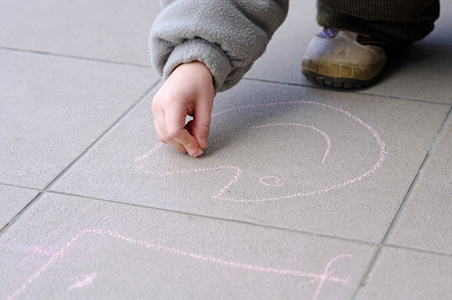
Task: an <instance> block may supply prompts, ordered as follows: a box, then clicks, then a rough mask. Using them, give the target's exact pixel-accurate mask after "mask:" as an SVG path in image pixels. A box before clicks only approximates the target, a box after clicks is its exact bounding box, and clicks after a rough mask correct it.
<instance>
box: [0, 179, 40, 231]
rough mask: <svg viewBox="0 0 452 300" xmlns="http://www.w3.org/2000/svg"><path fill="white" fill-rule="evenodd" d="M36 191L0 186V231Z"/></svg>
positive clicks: (34, 195)
mask: <svg viewBox="0 0 452 300" xmlns="http://www.w3.org/2000/svg"><path fill="white" fill-rule="evenodd" d="M37 194H38V191H36V190H29V189H23V188H18V187H12V186H4V185H0V229H1V228H3V227H4V226H6V225H7V224H8V223H9V222H10V221H11V219H13V218H14V217H15V216H16V215H17V214H18V213H19V212H20V211H21V210H22V209H23V208H24V207H25V206H26V205H27V204H28V203H29V202H30V201H31V200H32V199H33V198H34V197H36V195H37Z"/></svg>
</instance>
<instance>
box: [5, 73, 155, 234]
mask: <svg viewBox="0 0 452 300" xmlns="http://www.w3.org/2000/svg"><path fill="white" fill-rule="evenodd" d="M160 82H161V80H157V81H156V82H154V83H153V84H152V85H151V86H150V87H149V88H148V89H147V90H146V91H145V92H144V93H143V94H142V95H141V96H140V97H138V100H137V101H135V103H133V104H132V105H131V106H130V107H129V108H128V109H127V110H126V111H125V112H124V113H122V114H121V115H120V116H119V117H118V118H117V119H116V120H115V121H114V122H113V123H112V124H111V125H110V126H109V127H108V128H107V129H106V130H105V131H104V132H103V133H102V134H100V135H99V136H98V137H97V138H96V139H95V140H94V141H93V142H92V143H91V144H90V145H89V146H88V147H86V149H85V150H83V151H82V152H81V153H80V155H78V156H77V157H76V158H75V159H74V160H73V161H72V162H70V163H69V164H68V165H67V166H66V167H65V168H64V169H63V170H62V171H61V172H60V173H59V174H58V175H57V176H55V178H53V179H52V180H51V181H50V183H49V184H48V185H47V186H46V187H44V189H42V190H40V192H39V193H38V195H36V197H34V198H33V199H32V200H31V201H30V202H28V204H27V205H25V207H23V208H22V209H21V210H20V211H19V212H18V213H17V214H16V215H15V216H14V217H13V218H12V219H11V220H10V221H9V222H7V223H6V225H5V226H3V227H2V228H0V237H1V236H2V235H3V234H4V233H5V232H6V231H7V230H8V229H9V228H10V227H11V226H12V225H13V224H14V223H15V222H16V221H17V220H18V219H19V218H20V217H21V216H22V215H23V214H24V213H25V212H26V211H27V210H28V209H29V208H30V207H31V206H32V205H33V204H34V203H36V202H37V201H38V200H39V199H40V198H41V197H42V195H44V194H45V193H46V192H47V191H49V190H50V188H51V187H52V186H53V184H54V183H55V182H57V181H58V180H59V179H60V178H61V177H62V176H63V175H64V174H66V173H67V172H68V171H69V170H70V169H71V167H72V166H73V165H74V164H76V163H77V162H78V161H80V160H81V159H82V158H83V157H84V156H85V155H86V153H88V152H89V151H90V150H91V149H92V148H93V147H94V146H95V145H97V144H98V143H99V141H100V140H102V139H103V137H104V136H106V135H107V134H108V133H109V132H110V131H111V130H113V129H114V128H116V126H117V125H118V124H119V123H120V122H121V121H122V120H123V119H124V118H125V117H126V116H127V115H129V113H130V112H132V111H133V110H134V109H135V108H136V107H137V106H138V105H139V104H140V103H142V102H143V101H144V99H145V98H146V97H147V96H148V95H149V94H150V93H151V92H152V90H154V88H155V87H157V86H158V85H159V84H160Z"/></svg>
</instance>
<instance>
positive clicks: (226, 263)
mask: <svg viewBox="0 0 452 300" xmlns="http://www.w3.org/2000/svg"><path fill="white" fill-rule="evenodd" d="M87 235H100V236H105V237H108V238H113V239H117V240H120V241H123V242H125V243H129V244H131V245H134V246H139V247H144V248H146V249H151V250H153V251H159V252H164V253H168V254H172V255H175V256H178V257H185V258H189V259H193V260H196V261H200V262H205V263H210V264H214V265H219V266H223V267H226V268H227V267H229V268H236V269H241V270H244V271H247V272H258V273H263V274H272V275H276V276H290V277H296V278H305V279H311V283H317V285H316V287H315V290H314V293H313V296H312V298H311V299H312V300H316V299H317V298H318V296H319V295H320V293H321V291H322V289H323V287H324V286H325V284H326V283H327V282H333V283H337V284H342V285H349V284H350V279H343V278H339V277H336V276H330V275H329V273H330V269H331V266H332V265H333V264H334V263H335V262H337V261H338V260H341V259H346V258H349V259H350V258H352V257H353V255H350V254H343V255H338V256H336V257H334V258H332V259H331V260H330V261H329V262H328V263H327V265H326V267H325V268H324V270H323V273H322V274H316V273H309V272H303V271H299V270H294V269H280V268H275V267H272V266H257V265H252V264H247V263H243V262H238V261H231V260H226V259H221V258H216V257H213V256H209V255H206V254H200V253H192V252H187V251H183V250H182V249H178V248H172V247H167V246H163V245H158V244H153V243H150V242H148V241H145V240H139V239H136V238H132V237H128V236H125V235H122V234H120V233H118V232H116V231H111V230H105V229H85V230H82V231H80V232H79V233H78V234H76V235H75V236H74V237H73V238H71V239H70V240H69V241H67V243H65V244H64V245H63V246H62V247H61V248H60V249H59V250H58V251H55V252H53V253H52V254H51V257H50V259H49V260H48V261H47V262H46V263H44V265H43V266H41V267H40V268H39V269H38V270H37V271H36V272H35V273H33V274H32V275H31V276H29V277H28V278H27V280H25V282H23V283H22V285H21V286H20V287H19V288H18V289H16V290H15V291H14V292H13V293H12V294H11V295H9V297H8V298H7V299H8V300H12V299H14V298H16V297H18V296H19V295H20V294H22V293H23V292H24V291H26V290H27V288H28V287H29V286H30V285H32V284H33V283H34V282H35V281H37V280H39V279H40V277H41V276H42V275H43V274H44V273H46V272H48V271H49V269H51V267H52V265H54V264H55V263H56V262H57V261H58V260H60V259H62V258H63V257H64V256H65V255H66V252H67V251H68V250H70V249H71V248H72V247H73V246H74V244H76V243H77V242H79V243H80V239H81V238H82V237H84V236H87ZM30 249H32V250H31V251H34V249H36V248H35V247H31V248H30ZM44 253H45V255H46V256H47V253H48V252H44ZM98 275H99V274H98V273H97V272H92V273H89V274H85V275H83V276H82V279H81V280H78V281H77V282H75V283H74V284H72V285H71V286H69V287H68V289H67V290H68V291H71V290H74V289H80V288H83V287H86V286H88V285H90V284H92V283H93V282H94V279H95V278H96V277H97V276H98Z"/></svg>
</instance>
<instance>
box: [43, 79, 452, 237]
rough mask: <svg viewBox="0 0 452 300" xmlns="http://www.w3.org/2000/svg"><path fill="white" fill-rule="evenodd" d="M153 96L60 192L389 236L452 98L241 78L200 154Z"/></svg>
mask: <svg viewBox="0 0 452 300" xmlns="http://www.w3.org/2000/svg"><path fill="white" fill-rule="evenodd" d="M151 97H152V95H150V96H149V98H147V99H146V101H145V102H143V103H142V105H140V106H139V107H137V108H136V109H135V110H134V111H133V112H132V113H131V114H130V115H128V116H127V118H126V119H124V122H121V124H119V125H118V126H117V127H116V128H115V129H114V130H112V132H111V134H109V135H108V136H105V138H104V139H102V140H101V141H100V142H99V143H98V144H97V145H96V146H95V147H93V149H91V151H89V152H88V153H87V154H86V155H85V157H84V158H83V159H81V160H80V161H79V162H78V163H76V164H75V165H73V167H72V168H71V169H70V170H69V171H68V172H67V173H66V174H65V175H64V176H62V177H61V178H60V179H59V180H58V181H57V182H56V183H55V185H53V186H52V187H51V190H55V191H60V192H65V193H72V194H77V195H84V196H90V197H96V198H101V199H108V200H113V201H118V202H123V203H131V204H138V205H144V206H149V207H160V208H165V209H171V210H175V211H183V212H191V213H196V214H202V215H207V216H215V217H220V218H228V219H235V220H242V221H247V222H253V223H258V224H265V225H272V226H278V227H284V228H290V229H296V230H303V231H309V232H315V233H320V234H327V235H334V236H341V237H345V238H352V239H360V240H365V241H371V242H381V240H382V239H383V236H384V235H385V233H386V231H387V229H388V227H389V225H390V223H391V221H392V219H393V217H394V216H395V214H396V212H397V210H398V208H399V206H400V204H401V203H402V200H403V199H404V197H405V195H406V193H407V191H408V189H409V187H410V185H411V183H412V181H413V179H414V178H415V176H416V173H417V171H418V169H419V168H420V166H421V164H422V162H423V160H424V158H425V156H426V154H427V153H428V151H429V149H430V146H431V144H432V143H433V141H434V140H435V137H436V135H437V133H438V131H439V129H440V127H441V125H442V124H443V122H444V119H445V118H446V116H447V113H448V111H449V108H450V107H449V106H448V105H443V104H428V103H423V102H417V101H402V100H393V99H385V98H381V97H376V96H365V95H360V94H349V93H341V92H332V91H324V90H319V89H309V88H301V87H295V86H288V85H281V84H270V83H261V82H255V81H243V82H242V83H241V84H240V85H239V86H238V87H237V88H234V89H233V90H231V91H229V92H226V93H223V94H220V95H219V96H218V98H217V99H216V102H215V108H214V113H213V119H212V122H213V123H212V128H211V134H210V140H209V147H208V149H207V150H206V151H205V153H204V154H203V155H202V156H201V157H199V158H196V159H194V158H192V157H189V156H188V155H185V154H180V153H178V152H176V151H174V150H173V149H171V148H170V147H169V146H166V145H163V144H161V143H159V142H158V139H157V137H156V135H155V133H154V129H153V120H152V119H151V117H150V111H151Z"/></svg>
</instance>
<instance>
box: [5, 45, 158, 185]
mask: <svg viewBox="0 0 452 300" xmlns="http://www.w3.org/2000/svg"><path fill="white" fill-rule="evenodd" d="M0 60H1V63H0V64H1V66H2V72H0V82H1V83H2V91H1V93H2V101H1V102H0V124H2V126H0V183H5V184H12V185H18V186H25V187H31V188H38V189H42V188H44V187H45V186H46V185H47V184H49V183H50V181H52V180H53V179H54V178H55V177H56V176H57V175H58V174H60V173H61V171H63V170H64V169H65V168H66V167H67V166H68V165H69V164H70V163H71V162H72V161H73V160H74V159H76V158H77V157H78V156H79V155H80V154H81V153H82V152H83V151H84V150H85V149H86V148H87V147H88V146H89V145H90V144H91V143H92V142H93V141H94V140H95V139H96V138H98V137H99V136H100V135H101V134H102V133H104V131H105V130H106V129H107V128H109V127H110V126H111V125H112V124H113V123H114V122H115V121H116V120H117V119H118V118H119V117H120V116H121V115H122V114H123V113H124V112H126V111H127V109H129V108H130V107H131V106H132V105H133V104H134V103H136V102H137V101H138V100H139V99H140V98H141V97H142V96H143V95H144V93H145V92H146V91H147V90H148V89H150V87H151V86H152V84H153V83H155V82H157V81H158V78H157V77H156V76H155V75H154V74H153V73H152V72H151V71H150V70H149V69H148V68H142V67H132V66H126V65H117V64H111V63H101V62H94V61H87V60H83V59H72V58H65V57H54V56H49V55H42V54H34V53H26V52H18V51H9V50H0Z"/></svg>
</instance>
